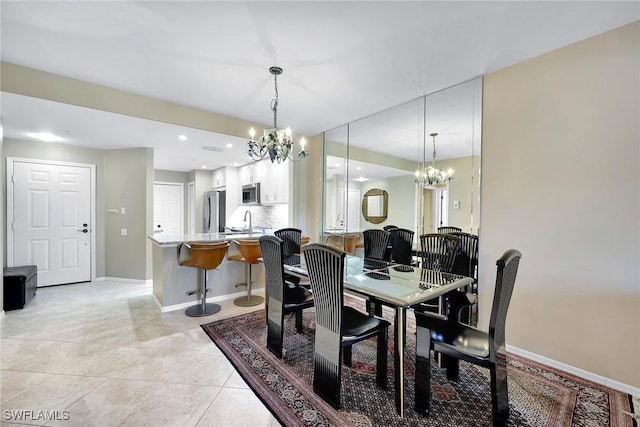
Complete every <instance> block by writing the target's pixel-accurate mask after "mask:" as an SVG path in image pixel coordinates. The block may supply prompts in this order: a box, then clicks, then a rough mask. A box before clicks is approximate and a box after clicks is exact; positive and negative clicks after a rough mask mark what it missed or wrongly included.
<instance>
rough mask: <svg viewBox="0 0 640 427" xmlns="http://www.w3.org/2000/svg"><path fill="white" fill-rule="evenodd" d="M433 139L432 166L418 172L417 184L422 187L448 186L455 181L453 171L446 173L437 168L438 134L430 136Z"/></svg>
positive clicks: (449, 170) (426, 166)
mask: <svg viewBox="0 0 640 427" xmlns="http://www.w3.org/2000/svg"><path fill="white" fill-rule="evenodd" d="M429 136H431V137H432V138H433V160H432V161H431V164H430V165H425V167H424V168H423V170H422V172H420V171H419V170H417V171H416V179H415V182H416V183H417V184H418V185H420V186H421V187H430V186H440V185H446V184H448V183H449V181H451V180H452V179H453V176H452V175H453V169H448V170H447V171H446V172H445V171H443V170H442V169H438V168H437V167H436V136H438V134H437V133H431V134H429Z"/></svg>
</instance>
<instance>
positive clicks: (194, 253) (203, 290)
mask: <svg viewBox="0 0 640 427" xmlns="http://www.w3.org/2000/svg"><path fill="white" fill-rule="evenodd" d="M184 248H187V249H189V251H190V257H189V258H186V259H182V258H181V256H182V252H183V249H184ZM228 249H229V242H216V243H181V244H180V246H178V263H179V264H180V265H181V266H183V267H195V268H198V269H199V273H200V272H202V276H203V278H202V279H200V280H198V282H199V286H198V289H197V290H195V291H189V292H187V295H194V294H198V295H200V296H201V302H200V304H198V305H194V306H191V307H189V308H187V310H186V311H185V314H186V315H187V316H191V317H200V316H208V315H210V314H214V313H217V312H218V311H220V306H219V305H218V304H213V303H208V304H207V292H209V289H207V271H208V270H214V269H216V268H218V266H219V265H220V264H221V263H222V261H223V260H224V257H225V255H226V254H227V250H228Z"/></svg>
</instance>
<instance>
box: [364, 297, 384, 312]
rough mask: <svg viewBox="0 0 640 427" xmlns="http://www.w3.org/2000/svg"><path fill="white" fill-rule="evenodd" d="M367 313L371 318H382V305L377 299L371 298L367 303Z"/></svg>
mask: <svg viewBox="0 0 640 427" xmlns="http://www.w3.org/2000/svg"><path fill="white" fill-rule="evenodd" d="M367 313H368V314H369V316H378V317H382V304H380V302H379V301H377V300H376V299H375V298H369V300H368V301H367Z"/></svg>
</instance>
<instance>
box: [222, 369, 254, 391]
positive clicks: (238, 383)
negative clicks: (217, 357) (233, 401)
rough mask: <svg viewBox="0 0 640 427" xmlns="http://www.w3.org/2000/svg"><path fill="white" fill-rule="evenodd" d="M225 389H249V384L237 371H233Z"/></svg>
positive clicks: (225, 384)
mask: <svg viewBox="0 0 640 427" xmlns="http://www.w3.org/2000/svg"><path fill="white" fill-rule="evenodd" d="M224 386H225V388H227V387H228V388H249V386H248V385H247V383H246V382H245V381H244V380H243V379H242V377H241V376H240V374H239V373H238V372H237V371H235V370H234V371H233V373H232V374H231V376H230V377H229V379H228V380H227V382H226V383H224Z"/></svg>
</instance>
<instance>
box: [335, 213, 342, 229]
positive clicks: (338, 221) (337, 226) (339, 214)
mask: <svg viewBox="0 0 640 427" xmlns="http://www.w3.org/2000/svg"><path fill="white" fill-rule="evenodd" d="M340 216H342V218H344V214H343V213H342V212H338V215H336V225H335V226H334V228H342V226H343V223H342V221H340V220H339V219H340Z"/></svg>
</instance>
